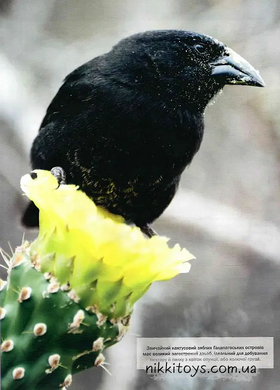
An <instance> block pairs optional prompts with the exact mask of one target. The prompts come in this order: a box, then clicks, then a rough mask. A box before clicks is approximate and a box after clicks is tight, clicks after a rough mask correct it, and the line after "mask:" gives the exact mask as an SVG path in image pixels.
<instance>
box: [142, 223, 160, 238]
mask: <svg viewBox="0 0 280 390" xmlns="http://www.w3.org/2000/svg"><path fill="white" fill-rule="evenodd" d="M139 227H140V230H141V232H142V233H144V234H145V236H147V237H148V238H152V237H153V236H157V233H156V232H155V231H154V229H153V228H151V226H149V225H144V226H139Z"/></svg>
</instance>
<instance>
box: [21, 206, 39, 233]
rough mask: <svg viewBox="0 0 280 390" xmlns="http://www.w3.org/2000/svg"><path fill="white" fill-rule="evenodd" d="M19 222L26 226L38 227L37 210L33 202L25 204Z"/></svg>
mask: <svg viewBox="0 0 280 390" xmlns="http://www.w3.org/2000/svg"><path fill="white" fill-rule="evenodd" d="M21 223H22V225H23V226H25V227H27V228H36V227H39V210H38V208H37V207H36V206H35V204H34V203H33V202H30V203H29V205H28V206H27V208H26V210H25V212H24V214H23V216H22V218H21Z"/></svg>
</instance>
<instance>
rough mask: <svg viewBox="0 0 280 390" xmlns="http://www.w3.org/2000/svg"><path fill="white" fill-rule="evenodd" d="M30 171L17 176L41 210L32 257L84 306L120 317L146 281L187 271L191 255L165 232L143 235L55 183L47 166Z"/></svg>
mask: <svg viewBox="0 0 280 390" xmlns="http://www.w3.org/2000/svg"><path fill="white" fill-rule="evenodd" d="M33 172H34V173H33V174H32V176H31V175H25V176H23V177H22V179H21V188H22V190H23V191H24V192H25V194H26V195H27V196H28V197H29V198H30V199H31V200H32V201H33V202H34V203H35V204H36V206H37V207H38V208H39V210H40V231H39V236H38V238H37V239H36V240H35V241H34V243H33V244H32V245H31V255H32V259H33V262H34V264H35V266H36V267H37V269H38V268H40V269H41V271H42V272H48V273H50V274H51V275H52V277H55V279H56V280H57V281H58V282H59V283H60V284H62V285H67V286H68V287H69V289H71V291H70V294H71V296H72V297H74V298H75V299H76V300H77V301H79V303H80V304H81V305H83V306H84V307H87V308H88V307H91V308H92V309H93V310H94V311H97V312H99V313H102V314H103V315H105V316H108V317H109V318H118V317H123V316H125V315H128V314H130V313H131V311H132V307H133V304H134V303H135V302H136V301H137V300H138V299H139V298H140V297H141V296H142V295H143V294H144V293H145V292H146V291H147V289H148V288H149V286H150V285H151V283H153V282H155V281H160V280H167V279H170V278H173V277H174V276H176V275H178V274H179V273H182V272H188V271H189V270H190V264H189V260H191V259H193V258H194V257H193V256H192V255H191V254H190V253H189V252H188V251H187V250H186V249H181V248H180V246H179V245H178V244H177V245H175V246H174V248H169V247H168V245H167V242H168V239H167V238H165V237H160V236H154V237H152V238H151V239H147V238H145V237H144V236H143V234H142V233H141V231H140V229H139V228H137V227H131V226H128V225H126V224H125V223H124V220H123V218H122V217H120V216H116V215H113V214H110V213H109V212H107V211H106V210H104V209H103V208H101V207H98V206H96V205H95V204H94V203H93V201H92V200H91V199H89V198H88V197H87V196H86V195H85V194H84V193H83V192H82V191H80V190H79V189H78V188H77V187H76V186H74V185H60V186H58V183H57V180H56V178H55V177H54V176H53V175H52V174H51V173H50V172H49V171H42V170H35V171H33Z"/></svg>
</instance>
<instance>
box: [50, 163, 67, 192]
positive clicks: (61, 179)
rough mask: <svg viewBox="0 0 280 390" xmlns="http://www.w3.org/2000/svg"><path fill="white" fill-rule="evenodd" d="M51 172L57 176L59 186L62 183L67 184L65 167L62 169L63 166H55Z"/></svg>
mask: <svg viewBox="0 0 280 390" xmlns="http://www.w3.org/2000/svg"><path fill="white" fill-rule="evenodd" d="M51 174H52V175H53V176H54V177H55V178H56V180H57V182H58V187H59V186H60V185H61V184H66V173H65V171H64V169H62V168H61V167H53V168H52V169H51Z"/></svg>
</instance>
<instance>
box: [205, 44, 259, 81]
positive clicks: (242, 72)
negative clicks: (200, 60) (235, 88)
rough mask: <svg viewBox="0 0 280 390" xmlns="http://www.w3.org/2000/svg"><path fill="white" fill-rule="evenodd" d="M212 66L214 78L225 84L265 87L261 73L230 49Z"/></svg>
mask: <svg viewBox="0 0 280 390" xmlns="http://www.w3.org/2000/svg"><path fill="white" fill-rule="evenodd" d="M212 65H213V70H212V76H213V77H215V78H216V79H217V80H221V81H223V83H224V84H240V85H252V86H255V87H264V86H265V83H264V81H263V79H262V78H261V76H260V74H259V72H258V71H257V70H256V69H255V68H254V67H253V66H252V65H251V64H249V62H247V61H246V60H245V59H244V58H242V57H241V56H240V55H239V54H237V53H236V52H235V51H233V50H232V49H230V48H226V52H225V54H224V56H223V57H222V58H220V59H219V60H217V61H216V62H215V63H213V64H212Z"/></svg>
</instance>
